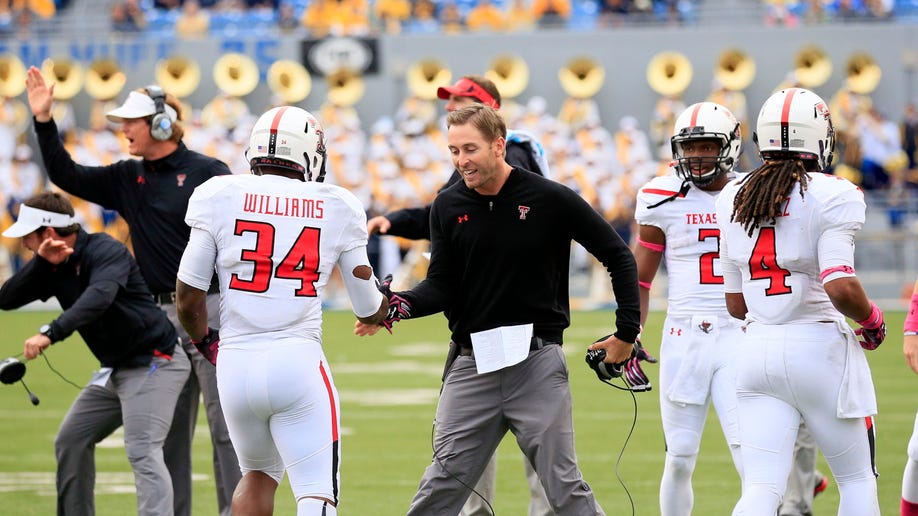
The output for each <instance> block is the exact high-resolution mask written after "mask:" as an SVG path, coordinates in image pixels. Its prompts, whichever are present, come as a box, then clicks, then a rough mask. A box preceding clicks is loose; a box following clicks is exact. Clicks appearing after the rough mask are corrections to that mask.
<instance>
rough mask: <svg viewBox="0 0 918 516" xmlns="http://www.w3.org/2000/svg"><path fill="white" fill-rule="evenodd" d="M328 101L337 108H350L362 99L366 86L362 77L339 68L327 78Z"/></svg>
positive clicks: (351, 71)
mask: <svg viewBox="0 0 918 516" xmlns="http://www.w3.org/2000/svg"><path fill="white" fill-rule="evenodd" d="M325 81H326V82H327V83H328V101H329V102H330V103H331V104H333V105H335V106H338V107H350V106H353V105H354V104H356V103H357V101H359V100H360V99H361V98H363V94H364V92H366V84H364V82H363V77H362V76H361V75H360V74H359V73H357V72H354V71H353V70H350V69H348V68H340V69H338V70H336V71H334V72H332V73H330V74H328V75H327V76H325Z"/></svg>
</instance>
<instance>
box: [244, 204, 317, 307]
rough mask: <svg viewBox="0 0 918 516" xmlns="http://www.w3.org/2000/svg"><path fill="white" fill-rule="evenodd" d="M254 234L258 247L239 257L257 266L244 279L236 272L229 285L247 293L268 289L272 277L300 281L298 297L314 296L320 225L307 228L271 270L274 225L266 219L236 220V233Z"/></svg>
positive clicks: (245, 250)
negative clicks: (249, 276) (266, 221)
mask: <svg viewBox="0 0 918 516" xmlns="http://www.w3.org/2000/svg"><path fill="white" fill-rule="evenodd" d="M243 233H255V249H243V250H242V256H240V257H239V259H240V260H242V261H244V262H251V263H252V265H253V266H254V268H253V273H252V277H251V279H243V278H241V277H240V276H239V275H238V274H236V273H233V275H232V277H231V278H230V284H229V288H232V289H236V290H244V291H246V292H265V291H267V290H268V286H269V285H270V284H271V278H272V277H276V278H284V279H295V280H300V287H299V288H298V289H296V295H297V296H306V297H315V296H316V286H315V282H316V281H317V280H318V279H319V234H320V230H319V229H318V228H309V227H304V228H303V231H301V232H300V234H299V236H298V237H297V238H296V241H295V242H294V243H293V246H292V247H291V248H290V250H289V251H287V255H286V256H284V259H283V260H281V262H280V264H278V266H277V269H276V270H273V271H272V268H273V261H272V255H273V253H274V226H272V225H271V224H268V223H265V222H256V221H251V220H236V229H235V232H234V234H235V235H236V236H241V235H242V234H243ZM272 272H273V275H272Z"/></svg>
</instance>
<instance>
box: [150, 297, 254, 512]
mask: <svg viewBox="0 0 918 516" xmlns="http://www.w3.org/2000/svg"><path fill="white" fill-rule="evenodd" d="M161 308H162V309H163V311H165V312H166V315H167V316H169V320H170V321H172V324H173V325H174V326H175V328H176V330H178V332H179V336H180V337H181V338H182V343H183V346H184V348H185V351H186V352H187V353H188V356H189V358H191V370H192V374H191V376H190V377H189V378H188V382H186V383H185V387H184V389H182V395H181V397H180V398H179V401H178V404H177V405H176V406H175V417H174V418H173V424H172V428H171V429H170V430H169V435H168V437H166V446H165V447H163V453H164V454H165V456H166V466H168V467H169V472H170V473H171V474H172V488H173V490H174V492H175V516H190V515H191V492H192V484H191V441H192V439H193V437H194V427H195V425H196V424H197V422H198V405H199V404H200V399H201V394H203V395H204V410H205V412H206V413H207V424H208V426H209V427H210V441H211V444H212V445H213V463H214V482H215V483H216V485H217V508H218V510H219V511H220V514H221V515H224V516H225V515H228V514H230V509H231V508H232V502H233V491H235V490H236V484H238V483H239V480H240V479H241V478H242V472H241V471H240V470H239V461H238V459H236V451H235V450H234V449H233V443H232V442H231V441H230V437H229V430H227V429H226V421H225V420H224V419H223V409H222V408H221V407H220V394H219V393H218V391H217V368H216V367H214V366H213V364H211V363H210V362H208V361H207V359H205V358H204V357H203V356H201V353H199V352H198V350H197V349H196V348H195V347H194V345H192V344H191V339H190V338H189V337H188V333H187V332H186V331H185V329H184V328H182V325H181V323H179V320H178V315H177V313H176V310H175V305H174V304H162V305H161ZM207 315H208V317H207V319H208V324H209V325H210V327H211V328H219V327H220V323H219V321H220V295H219V294H210V295H208V296H207Z"/></svg>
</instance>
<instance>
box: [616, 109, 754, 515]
mask: <svg viewBox="0 0 918 516" xmlns="http://www.w3.org/2000/svg"><path fill="white" fill-rule="evenodd" d="M673 132H674V134H673V136H672V151H673V160H674V167H675V169H676V174H675V175H667V176H661V177H656V178H654V179H652V180H651V181H650V182H648V183H647V184H646V185H644V186H643V187H642V188H641V189H640V190H639V192H638V195H637V210H636V212H635V219H636V220H637V222H638V224H639V228H638V238H637V245H636V246H635V249H634V256H635V259H636V260H637V267H638V278H639V280H640V285H641V289H640V294H641V323H642V324H643V323H644V322H645V321H646V319H647V312H648V308H649V300H650V286H651V282H652V281H653V279H654V276H656V273H657V269H658V268H659V266H660V262H661V260H664V259H665V261H666V270H667V273H668V277H669V295H668V301H669V307H668V310H667V313H666V321H665V323H664V326H663V338H662V342H661V345H660V356H661V360H660V414H661V417H662V420H663V435H664V437H665V440H666V462H665V463H664V466H663V478H662V481H661V482H660V513H661V514H662V515H663V516H674V515H685V516H688V515H690V514H691V513H692V506H693V502H694V496H693V493H692V473H693V472H694V470H695V462H696V460H697V458H698V450H699V447H700V445H701V435H702V433H703V431H704V424H705V418H706V416H707V414H708V407H709V406H710V404H711V402H712V401H713V402H714V409H715V411H716V412H717V416H718V418H719V419H720V424H721V428H722V429H723V432H724V437H726V440H727V444H728V445H729V446H730V453H731V454H732V455H733V462H734V466H736V470H737V472H738V473H739V474H740V477H742V471H743V468H742V463H741V461H740V456H739V433H738V429H737V425H736V387H735V383H734V378H735V374H734V369H733V362H734V357H735V352H736V342H737V340H738V339H739V338H740V336H741V335H742V329H741V324H742V322H741V321H739V320H737V319H735V318H733V317H730V315H729V314H728V313H727V306H726V304H725V302H724V289H723V282H724V279H723V276H722V275H721V272H720V259H719V258H718V254H717V253H718V242H719V240H720V238H719V231H718V229H717V218H716V216H715V214H714V201H715V200H716V199H717V196H718V194H719V193H720V190H721V189H722V188H723V187H724V185H726V184H727V182H729V181H730V180H731V179H733V177H734V173H733V167H734V166H735V165H736V163H737V160H738V159H739V155H740V147H741V142H742V138H741V135H740V124H739V122H738V121H737V120H736V118H735V117H734V116H733V114H732V113H730V111H729V110H728V109H727V108H725V107H724V106H721V105H719V104H716V103H714V102H700V103H697V104H693V105H691V106H689V107H688V108H687V109H686V110H685V111H683V112H682V113H681V114H680V115H679V116H678V118H677V119H676V123H675V127H674V131H673Z"/></svg>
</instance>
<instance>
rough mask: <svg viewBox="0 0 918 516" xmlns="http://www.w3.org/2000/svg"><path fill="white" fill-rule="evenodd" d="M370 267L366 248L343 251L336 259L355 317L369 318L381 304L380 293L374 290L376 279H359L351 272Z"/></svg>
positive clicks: (381, 297) (371, 277)
mask: <svg viewBox="0 0 918 516" xmlns="http://www.w3.org/2000/svg"><path fill="white" fill-rule="evenodd" d="M361 265H363V266H366V267H370V259H369V258H368V257H367V248H366V246H361V247H355V248H353V249H350V250H347V251H344V252H343V253H341V256H339V257H338V269H339V270H340V271H341V277H342V278H343V279H344V286H345V287H346V288H347V295H348V297H349V298H350V299H351V307H353V309H354V315H356V316H357V317H369V316H371V315H373V314H375V313H376V312H377V311H379V306H380V305H381V304H382V299H383V295H382V292H380V291H379V290H377V289H376V277H375V276H370V279H366V280H365V279H361V278H358V277H356V276H354V275H353V274H352V273H351V272H352V271H353V270H354V269H355V268H357V267H359V266H361Z"/></svg>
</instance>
